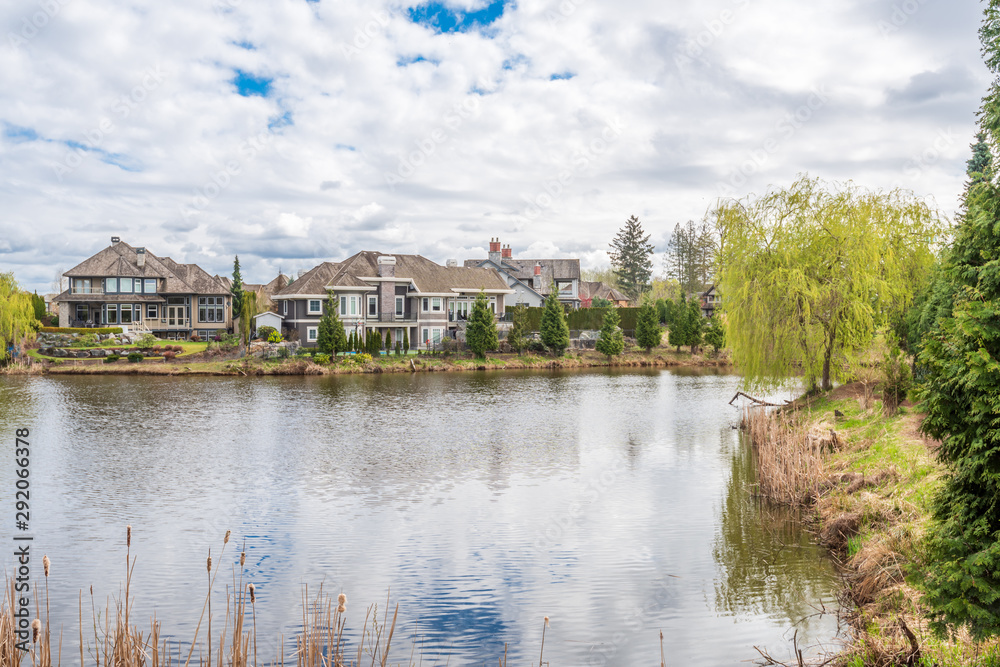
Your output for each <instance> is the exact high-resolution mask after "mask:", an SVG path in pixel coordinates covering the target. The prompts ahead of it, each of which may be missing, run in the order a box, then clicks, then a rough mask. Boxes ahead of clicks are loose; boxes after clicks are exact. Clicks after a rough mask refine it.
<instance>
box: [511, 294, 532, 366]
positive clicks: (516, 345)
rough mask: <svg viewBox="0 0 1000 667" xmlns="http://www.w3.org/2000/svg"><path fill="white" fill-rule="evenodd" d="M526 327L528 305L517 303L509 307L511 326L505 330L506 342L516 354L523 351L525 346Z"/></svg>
mask: <svg viewBox="0 0 1000 667" xmlns="http://www.w3.org/2000/svg"><path fill="white" fill-rule="evenodd" d="M527 329H528V306H527V305H525V304H524V303H518V304H517V305H515V306H514V308H513V309H511V326H510V331H508V332H507V343H508V344H509V345H510V346H511V348H512V349H513V350H514V351H515V352H517V353H518V354H521V353H522V352H524V348H525V347H527V343H528V341H527V333H528V332H527Z"/></svg>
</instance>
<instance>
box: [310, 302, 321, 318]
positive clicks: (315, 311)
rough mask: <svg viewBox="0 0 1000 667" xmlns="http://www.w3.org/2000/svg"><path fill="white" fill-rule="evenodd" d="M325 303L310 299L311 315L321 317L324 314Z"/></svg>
mask: <svg viewBox="0 0 1000 667" xmlns="http://www.w3.org/2000/svg"><path fill="white" fill-rule="evenodd" d="M322 304H323V302H322V301H320V300H319V299H309V314H310V315H319V314H320V313H322V312H323V305H322Z"/></svg>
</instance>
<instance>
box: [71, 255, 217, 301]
mask: <svg viewBox="0 0 1000 667" xmlns="http://www.w3.org/2000/svg"><path fill="white" fill-rule="evenodd" d="M137 257H138V253H136V251H135V248H133V247H132V246H130V245H129V244H127V243H124V242H118V243H115V244H112V245H110V246H108V247H107V248H104V249H103V250H101V251H100V252H98V253H97V254H96V255H93V256H92V257H90V258H89V259H86V260H84V261H83V262H81V263H80V264H77V265H76V266H74V267H73V268H72V269H70V270H69V271H67V272H66V273H64V274H63V275H64V276H67V277H69V278H104V277H108V278H111V277H119V276H120V277H134V278H165V279H166V285H165V286H164V287H161V288H160V289H159V290H158V291H159V293H161V294H228V293H229V288H228V287H227V286H226V282H225V280H224V279H222V278H219V277H217V276H210V275H209V274H208V273H207V272H206V271H205V270H204V269H202V268H201V267H200V266H198V265H197V264H179V263H177V262H175V261H174V260H172V259H170V258H169V257H157V256H156V255H154V254H153V253H151V252H149V250H146V261H145V265H144V266H142V267H140V266H139V263H138V259H137ZM60 296H62V295H60ZM77 296H79V295H77Z"/></svg>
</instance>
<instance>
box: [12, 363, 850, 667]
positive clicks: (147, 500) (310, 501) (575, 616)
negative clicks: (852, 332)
mask: <svg viewBox="0 0 1000 667" xmlns="http://www.w3.org/2000/svg"><path fill="white" fill-rule="evenodd" d="M738 383H739V378H738V377H736V376H733V375H726V374H724V373H723V372H721V371H718V370H714V369H712V370H705V371H693V370H688V371H683V370H681V371H668V370H646V371H621V372H616V371H608V370H604V369H602V370H599V371H588V372H562V373H560V372H520V373H499V372H493V373H491V372H471V373H447V374H444V373H442V374H433V373H416V374H383V375H364V376H323V377H258V378H228V377H155V376H150V377H132V376H41V377H4V378H2V379H0V414H2V415H3V420H2V422H3V424H4V426H5V431H6V432H5V434H4V437H6V438H7V439H8V440H9V441H10V443H11V447H13V441H14V432H15V429H19V428H27V429H30V439H29V440H30V443H31V462H30V470H31V494H32V495H31V525H30V531H29V532H30V533H31V535H33V537H34V541H33V543H32V544H33V546H32V553H33V554H34V556H35V558H36V559H37V560H40V559H41V554H42V553H45V554H47V555H48V556H49V557H50V558H51V560H52V572H51V576H50V577H49V581H48V586H49V595H50V599H51V601H52V602H51V609H52V611H51V613H52V617H53V619H54V621H55V622H54V625H55V626H57V627H61V628H62V630H63V633H64V636H65V639H64V647H63V650H64V651H67V652H68V654H70V655H76V654H77V652H78V650H79V647H78V640H77V639H76V638H77V637H78V624H79V616H80V612H79V609H78V606H79V598H78V596H79V592H80V591H81V590H82V591H83V592H84V600H83V604H84V613H83V621H84V627H85V629H86V631H87V632H89V633H90V634H91V638H90V640H89V642H90V643H91V644H93V637H92V625H93V620H92V612H91V610H90V606H91V599H90V587H91V586H93V591H94V601H95V602H94V606H95V608H96V609H97V611H99V612H100V611H101V610H102V609H103V607H104V606H105V605H106V604H107V600H108V598H109V597H110V596H117V595H120V586H121V585H122V583H123V582H124V578H125V567H126V565H125V563H126V545H125V527H126V525H129V524H130V525H131V526H132V530H133V536H132V545H131V554H132V556H133V557H135V559H136V561H135V568H134V575H133V578H132V587H131V594H132V595H133V596H134V597H135V607H134V611H133V616H132V617H133V619H144V623H140V625H141V626H148V619H149V618H150V617H151V616H153V615H154V614H155V616H156V618H157V620H159V621H160V622H161V624H162V628H163V630H162V632H163V635H164V636H168V637H170V638H173V639H176V641H178V642H181V643H183V642H190V640H191V638H192V637H193V636H194V629H195V626H196V625H197V624H198V620H199V615H200V614H201V611H202V605H203V602H204V599H205V594H206V591H207V588H208V580H207V573H206V568H205V565H206V557H207V556H208V554H209V549H211V553H212V555H213V557H214V558H215V559H221V562H222V563H223V568H222V571H221V573H220V575H219V577H218V579H217V580H216V583H215V586H214V590H215V595H216V598H215V599H214V600H213V605H215V607H214V608H213V623H214V624H215V625H216V628H218V627H220V626H221V625H222V622H223V619H224V615H225V611H224V607H225V605H224V596H225V592H226V587H227V585H228V586H229V588H230V589H231V588H232V587H233V586H234V581H233V578H234V575H233V571H234V570H233V567H234V565H238V560H239V552H240V550H242V549H244V548H245V550H246V554H247V561H246V569H245V572H244V575H243V576H244V581H247V580H249V581H252V582H254V585H255V587H256V596H257V602H256V606H255V609H256V624H257V628H258V634H259V638H260V639H259V642H260V646H259V649H260V651H261V654H262V656H267V659H268V660H270V659H272V656H274V655H275V654H276V651H277V647H278V637H284V638H285V640H286V646H285V649H284V650H285V655H286V659H287V656H289V655H290V654H291V652H292V651H293V650H294V646H293V645H289V644H288V642H289V641H290V640H291V638H292V637H293V636H294V634H295V632H296V630H297V629H298V628H299V627H300V626H301V623H302V612H301V607H302V598H303V589H304V587H305V586H308V587H309V593H308V595H309V596H310V597H311V596H312V595H313V593H314V592H315V591H316V590H317V589H318V588H319V587H320V585H322V587H323V590H324V591H326V592H329V593H332V594H333V595H336V594H337V593H340V592H344V593H346V594H347V596H348V603H347V605H348V611H347V614H346V619H347V627H346V634H347V635H348V636H349V637H350V638H352V641H354V640H356V639H357V637H358V633H359V632H360V631H361V628H362V625H363V623H364V620H365V613H366V610H367V608H368V606H369V605H371V604H373V603H378V609H379V614H380V615H381V614H382V613H383V611H384V609H385V604H386V598H387V596H389V597H390V598H391V601H392V602H391V604H392V606H394V605H395V604H396V603H397V602H398V603H399V623H398V625H397V629H396V634H395V636H394V637H393V651H392V653H391V656H390V663H391V664H396V663H400V664H408V661H409V660H410V655H411V650H415V653H414V654H413V655H414V657H413V662H414V663H415V664H416V663H418V662H420V663H421V664H424V665H438V664H440V665H444V664H452V665H480V664H484V665H496V664H498V659H499V658H501V657H502V656H503V655H504V650H505V646H506V647H507V656H508V657H507V661H508V662H507V664H509V665H527V664H538V661H539V658H540V652H541V650H542V632H543V626H544V618H545V617H548V618H549V626H548V628H547V629H545V638H544V660H545V661H546V662H548V663H550V664H551V665H605V664H606V665H651V666H655V665H659V664H660V651H661V642H660V631H662V632H663V643H662V646H663V651H664V653H665V655H666V662H667V664H684V665H687V664H703V665H708V664H712V665H723V664H738V663H741V662H743V661H752V660H753V659H754V658H757V657H759V656H758V654H757V652H756V651H755V650H754V648H753V647H754V645H759V646H766V647H767V648H768V650H769V651H771V652H772V653H773V654H774V655H775V656H776V657H778V656H785V657H787V656H788V655H789V647H790V644H791V639H792V636H793V633H795V632H796V631H797V633H798V635H797V641H798V644H799V646H800V647H801V646H803V645H812V644H817V643H819V642H824V643H826V644H829V643H830V642H831V640H832V639H833V638H834V636H835V634H836V631H837V627H836V619H835V618H834V616H833V615H832V614H819V613H817V610H818V609H821V608H822V606H823V605H825V606H826V608H827V609H831V608H833V607H834V606H835V603H834V602H833V600H834V598H835V593H836V588H837V581H836V573H835V571H834V568H833V566H832V564H831V563H830V562H829V561H828V559H826V558H825V557H824V555H823V551H822V550H821V549H820V548H819V547H817V546H815V545H814V544H813V542H812V541H811V538H810V536H809V534H808V533H806V532H805V531H804V530H802V528H801V526H800V525H799V524H798V523H797V522H796V521H795V518H794V517H793V516H791V515H789V514H788V513H787V512H784V511H781V510H778V509H775V508H768V507H766V506H762V505H761V504H760V503H759V502H756V501H755V500H754V499H753V497H752V495H751V485H752V483H753V474H754V473H753V462H752V457H751V456H750V454H749V453H748V451H747V449H746V447H745V446H744V445H743V444H742V443H741V440H740V435H739V432H738V431H737V430H734V428H733V427H734V426H735V424H736V423H737V421H738V419H739V411H738V410H737V409H736V408H733V407H730V406H729V405H727V403H728V401H729V399H730V398H731V397H732V396H733V394H734V393H735V391H736V389H737V386H738ZM13 468H14V464H13V462H11V463H9V464H8V465H6V466H4V469H3V471H2V477H0V479H2V482H0V483H2V484H4V488H6V489H9V490H10V492H9V493H8V492H4V493H3V494H2V497H3V498H4V500H3V503H2V504H0V522H3V525H5V530H4V531H3V534H5V535H7V536H8V537H6V538H4V539H5V540H7V541H8V546H9V547H10V548H9V549H6V550H5V552H6V553H8V554H12V553H13V546H11V545H13V542H10V541H9V540H10V539H11V538H10V533H11V532H15V531H14V519H15V517H14V513H15V508H14V505H13V488H14V482H15V478H14V469H13ZM226 530H231V531H232V535H233V539H232V541H231V542H230V543H229V545H227V546H226V548H225V551H222V547H223V545H222V540H223V535H224V533H225V531H226ZM244 545H245V547H244ZM215 562H216V564H218V563H219V562H220V560H216V561H215ZM13 564H14V560H13V557H12V556H10V555H8V556H6V557H5V558H4V565H5V566H6V567H7V570H8V572H10V571H12V567H13ZM237 569H238V568H237ZM32 578H33V581H34V582H35V583H36V584H38V583H39V582H40V580H41V579H42V575H41V564H40V563H37V562H36V563H35V564H34V566H33V571H32ZM220 609H221V610H222V611H219V610H220ZM102 613H103V612H102ZM389 616H390V618H391V616H392V613H391V609H390V613H389ZM217 633H218V630H216V634H217ZM201 636H204V628H203V629H202V635H201ZM216 641H217V639H216ZM90 662H92V661H90ZM262 662H263V660H262Z"/></svg>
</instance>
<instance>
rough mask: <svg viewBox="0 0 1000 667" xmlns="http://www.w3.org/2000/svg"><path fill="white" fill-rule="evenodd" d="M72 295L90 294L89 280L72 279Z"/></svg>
mask: <svg viewBox="0 0 1000 667" xmlns="http://www.w3.org/2000/svg"><path fill="white" fill-rule="evenodd" d="M72 292H73V294H90V278H74V279H73V290H72Z"/></svg>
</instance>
